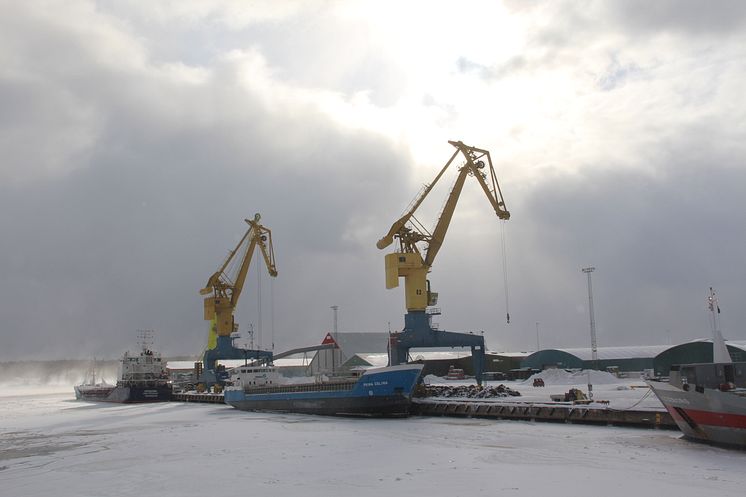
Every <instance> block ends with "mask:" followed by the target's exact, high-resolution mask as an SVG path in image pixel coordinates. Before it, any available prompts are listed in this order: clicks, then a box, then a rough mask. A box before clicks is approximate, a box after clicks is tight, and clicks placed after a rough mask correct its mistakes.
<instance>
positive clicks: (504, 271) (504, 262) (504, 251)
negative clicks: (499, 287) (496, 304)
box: [500, 220, 510, 324]
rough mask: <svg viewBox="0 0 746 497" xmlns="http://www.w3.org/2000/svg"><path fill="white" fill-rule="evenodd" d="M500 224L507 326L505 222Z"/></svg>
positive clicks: (508, 319) (508, 314) (507, 321)
mask: <svg viewBox="0 0 746 497" xmlns="http://www.w3.org/2000/svg"><path fill="white" fill-rule="evenodd" d="M500 224H501V226H500V244H501V246H502V256H503V257H502V262H503V286H504V290H505V320H506V323H507V324H510V301H509V297H508V254H507V250H506V248H505V221H504V220H503V221H502V222H501V223H500Z"/></svg>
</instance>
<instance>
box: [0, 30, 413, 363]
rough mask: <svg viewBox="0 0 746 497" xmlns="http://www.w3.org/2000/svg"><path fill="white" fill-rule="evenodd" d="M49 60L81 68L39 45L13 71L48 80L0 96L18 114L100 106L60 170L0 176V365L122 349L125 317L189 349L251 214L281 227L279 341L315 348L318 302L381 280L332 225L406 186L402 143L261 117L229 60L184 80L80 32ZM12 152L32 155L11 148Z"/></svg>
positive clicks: (347, 221)
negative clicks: (206, 289) (112, 57)
mask: <svg viewBox="0 0 746 497" xmlns="http://www.w3.org/2000/svg"><path fill="white" fill-rule="evenodd" d="M85 35H86V33H80V32H78V31H76V30H75V29H71V30H70V32H69V33H68V36H69V37H70V38H74V37H76V36H78V37H84V36H85ZM89 41H90V42H91V43H94V44H95V40H89ZM65 46H66V47H67V48H65ZM54 57H55V58H56V59H57V60H56V61H55V62H54V64H63V63H64V62H63V61H64V60H67V59H76V62H75V66H76V67H78V68H80V70H79V71H73V72H66V71H60V72H59V73H54V72H53V73H49V72H48V66H47V58H46V57H42V58H41V59H32V58H30V59H29V60H28V62H27V65H26V66H25V67H24V69H25V71H27V73H28V74H29V77H30V79H32V80H36V81H41V80H42V79H45V81H44V83H43V84H42V83H38V84H32V85H27V86H23V87H18V88H19V89H18V91H15V92H10V91H5V92H3V98H6V99H11V100H14V101H15V102H16V108H17V109H18V112H17V114H19V115H20V114H22V111H23V110H24V109H29V108H31V109H33V108H34V106H35V105H39V102H44V104H43V105H42V108H43V109H44V110H46V111H48V112H49V111H51V112H53V114H54V115H55V121H56V122H55V123H54V126H53V127H54V129H64V128H65V127H66V124H68V123H70V122H71V121H70V119H71V117H70V113H68V112H64V109H63V108H62V107H61V106H60V101H63V102H64V101H67V100H70V101H74V102H80V103H81V105H84V106H85V107H87V108H91V109H92V113H93V114H95V115H96V116H97V119H96V120H95V121H94V122H93V123H92V125H91V133H92V134H93V136H94V137H95V139H94V140H93V141H92V143H91V144H90V146H88V147H86V150H85V153H81V154H78V155H77V156H76V157H75V159H74V160H73V159H69V158H68V159H67V160H65V161H63V166H64V167H62V168H61V170H60V171H57V172H55V173H54V174H47V171H46V170H44V168H42V169H41V170H39V169H38V168H37V170H36V171H34V172H33V173H32V174H31V175H30V176H31V178H34V177H36V178H38V179H27V180H25V181H18V182H4V183H3V184H2V186H0V232H2V233H3V237H2V240H1V241H0V252H1V253H2V254H3V257H2V260H0V272H1V273H2V274H3V275H4V276H3V284H2V286H1V289H0V296H1V299H2V302H3V303H2V306H1V308H0V310H1V311H2V319H1V321H2V328H1V332H2V342H3V347H2V356H3V359H12V358H18V357H84V356H85V355H88V354H96V355H98V356H107V355H108V356H112V355H118V354H119V353H120V352H121V350H122V349H123V348H124V347H127V346H129V345H131V344H132V341H133V340H134V330H135V329H137V328H155V329H156V330H157V331H158V333H159V342H160V343H161V344H162V345H163V349H164V353H167V354H187V353H198V352H199V351H200V349H201V347H202V344H203V343H204V340H205V332H204V330H205V329H206V325H205V323H204V322H203V321H202V316H201V312H202V311H201V297H200V296H199V295H198V293H197V292H198V290H199V289H200V288H201V286H202V285H203V284H204V283H205V281H206V279H207V277H208V276H209V275H210V274H211V273H212V272H213V271H214V270H215V269H216V268H217V266H218V265H219V264H220V262H222V260H223V258H224V256H225V254H226V253H227V251H228V250H229V249H231V248H232V247H233V245H234V243H235V242H236V241H237V240H238V239H239V238H240V236H241V235H242V234H243V231H244V230H245V224H244V223H243V219H244V218H245V217H250V216H253V214H254V213H255V212H261V213H262V214H263V216H264V220H265V222H266V224H267V226H268V227H270V228H272V229H273V230H274V232H275V241H276V245H277V247H276V251H277V257H278V266H279V269H280V275H281V278H280V280H279V281H278V283H277V294H276V295H275V300H276V301H277V302H276V303H275V307H276V308H277V309H278V319H277V321H278V322H277V324H276V329H277V331H278V334H280V333H282V335H281V336H280V337H278V338H277V341H278V342H279V343H280V344H283V343H284V344H285V345H293V344H296V345H298V344H306V343H308V342H309V341H310V342H315V341H316V340H318V339H320V337H321V336H323V331H324V327H325V326H326V324H327V323H328V322H329V320H328V316H327V314H328V307H329V305H331V304H334V303H339V302H338V299H340V297H342V296H344V295H351V294H354V293H355V292H359V295H360V300H364V299H365V298H366V296H365V293H364V289H366V288H367V286H373V284H374V283H373V281H374V280H375V286H376V287H377V286H378V283H379V281H377V280H378V276H379V272H380V271H379V267H378V264H374V263H371V264H370V265H369V266H368V267H369V268H370V270H369V271H368V270H367V269H366V266H365V264H364V263H362V262H361V261H360V259H359V257H360V252H362V251H363V250H366V249H367V242H368V240H364V241H363V242H361V241H360V240H359V239H356V238H355V237H354V236H352V237H347V238H343V234H344V233H346V232H347V231H349V230H350V229H351V227H354V223H355V222H356V221H358V222H363V223H373V222H375V223H376V224H377V225H380V229H381V230H383V229H384V227H385V226H386V223H387V222H390V221H389V220H388V219H386V220H383V219H376V217H375V216H371V214H370V213H372V212H375V211H376V207H377V206H380V205H382V204H386V203H387V202H388V199H390V198H397V199H398V198H402V197H403V196H404V195H403V192H404V191H405V189H402V190H400V188H403V187H399V186H398V185H403V184H405V183H406V182H407V181H406V177H407V168H406V162H405V158H406V155H405V154H401V153H400V152H397V151H396V150H394V149H393V148H392V146H391V145H390V144H388V143H386V142H385V141H383V140H382V139H381V138H379V137H376V136H375V135H372V134H369V133H366V132H358V131H350V130H342V129H340V128H338V127H337V126H336V125H334V124H333V123H332V122H331V121H330V120H329V119H328V118H327V117H325V116H323V115H321V114H320V113H319V112H317V111H315V110H314V109H313V108H312V107H310V106H307V105H306V106H304V105H302V104H298V105H295V106H293V107H287V108H282V107H283V106H282V105H281V106H280V107H281V110H280V111H279V112H274V111H269V110H268V108H267V106H266V102H265V101H264V100H263V98H262V96H261V95H260V94H256V93H253V92H252V91H250V90H247V89H246V88H245V87H244V86H242V85H241V83H240V77H241V74H242V73H241V71H240V70H238V69H237V68H236V67H233V66H232V65H231V64H230V62H226V63H223V64H224V65H223V66H222V67H221V66H220V65H218V66H216V68H215V71H216V73H218V74H219V78H218V77H216V78H215V79H213V80H210V81H208V82H207V83H204V84H196V85H190V84H186V83H184V82H182V81H179V80H178V79H173V78H169V77H168V74H165V75H164V74H163V73H162V72H160V70H159V69H158V68H155V67H151V68H138V67H135V68H132V67H131V66H127V65H124V66H121V67H117V66H115V65H108V64H102V63H100V61H99V60H97V59H96V56H95V54H91V53H90V51H89V50H81V49H80V47H79V44H77V43H75V42H74V41H68V42H67V43H66V44H65V45H64V46H63V47H62V48H61V47H59V46H58V47H56V49H55V56H54ZM54 64H53V65H54ZM81 76H84V77H81ZM156 76H159V77H156ZM257 77H258V76H257ZM51 88H60V91H58V92H55V91H50V89H51ZM5 89H6V90H7V89H8V86H7V85H6V86H5ZM283 110H289V111H290V112H283ZM74 115H75V114H74V113H73V118H74ZM26 118H27V119H28V120H29V122H30V124H29V127H30V128H33V127H34V123H37V122H39V121H41V122H44V121H45V120H48V118H47V116H45V115H44V113H43V112H42V111H41V110H39V111H38V112H35V113H32V114H30V115H29V114H27V115H26ZM12 121H13V120H12V118H8V119H7V120H6V121H5V129H6V130H9V129H13V123H12ZM73 124H74V119H73ZM53 135H54V133H52V132H48V131H46V130H44V129H43V128H42V129H37V136H35V137H34V138H35V140H32V139H30V138H28V137H22V138H21V139H20V140H19V143H18V149H28V151H29V153H30V154H31V155H32V156H34V154H43V153H48V152H49V148H48V145H49V143H48V141H49V139H50V136H52V137H53ZM9 160H10V161H11V164H10V165H11V167H20V168H22V169H23V168H33V167H34V166H35V164H33V163H30V164H26V162H25V161H24V160H23V158H22V155H21V154H18V155H17V156H14V157H10V158H9ZM376 229H378V226H376ZM374 241H375V240H374V239H372V238H371V240H370V241H369V242H370V246H371V247H372V246H373V244H374ZM362 243H365V245H366V248H365V249H364V248H363V246H362V245H361V244H362ZM369 251H370V250H369ZM375 262H379V261H378V260H376V261H375ZM359 267H363V269H358V268H359ZM255 273H256V271H254V274H255ZM337 275H343V276H344V277H343V278H342V279H340V278H338V277H337ZM252 278H253V276H252ZM381 278H382V277H381ZM254 281H255V280H252V281H251V282H250V284H249V285H247V287H250V286H251V285H252V284H253V282H254ZM290 282H293V283H290ZM366 284H367V286H366ZM267 285H268V283H266V282H265V288H264V290H265V291H267ZM332 285H338V286H336V287H334V286H332ZM255 297H256V295H251V290H249V288H247V291H246V297H245V300H246V303H245V304H244V305H243V306H242V310H241V312H242V314H241V316H239V321H240V323H241V325H242V327H243V328H244V329H245V327H246V326H247V325H248V322H247V321H248V320H253V321H254V322H256V316H253V315H252V311H251V307H252V303H253V302H254V301H255ZM268 301H269V298H268V296H267V295H265V304H268ZM350 307H351V308H352V307H353V306H352V305H351V306H350ZM291 309H292V310H291ZM343 309H344V308H343ZM343 312H344V310H343ZM269 314H270V313H269V310H268V309H267V310H265V316H264V324H265V326H267V327H268V326H269V321H270V318H269ZM242 317H245V318H246V319H241V318H242ZM375 321H376V324H377V326H379V329H384V327H385V322H386V320H385V319H378V320H375ZM363 326H365V324H364V323H363ZM279 328H282V331H280V329H279ZM265 333H266V331H265ZM266 344H267V342H266V341H265V345H266Z"/></svg>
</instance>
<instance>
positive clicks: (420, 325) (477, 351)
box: [389, 311, 484, 385]
mask: <svg viewBox="0 0 746 497" xmlns="http://www.w3.org/2000/svg"><path fill="white" fill-rule="evenodd" d="M432 347H471V357H472V361H473V362H472V363H473V365H474V377H475V379H476V380H477V385H481V384H482V372H483V371H484V337H483V336H481V335H474V334H472V333H456V332H452V331H441V330H435V329H433V328H432V326H431V325H430V315H428V314H427V313H426V312H424V311H410V312H408V313H407V314H406V315H405V316H404V329H403V330H402V331H400V332H399V333H393V334H392V335H391V339H390V340H389V353H390V354H389V363H390V364H389V365H391V366H396V365H397V364H405V363H406V362H407V360H408V357H409V349H413V348H432Z"/></svg>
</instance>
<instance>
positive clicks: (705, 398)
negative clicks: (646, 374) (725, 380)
mask: <svg viewBox="0 0 746 497" xmlns="http://www.w3.org/2000/svg"><path fill="white" fill-rule="evenodd" d="M648 384H649V385H650V387H651V389H652V390H653V392H654V393H655V394H656V395H657V396H658V399H660V401H661V403H662V404H663V406H664V407H665V408H666V410H668V412H669V413H670V414H671V417H673V419H674V421H676V424H677V426H678V427H679V429H680V430H681V432H682V433H683V434H684V436H685V437H687V438H689V439H691V440H696V441H701V442H707V443H712V444H717V445H725V446H729V447H738V448H741V449H746V397H744V396H741V395H738V394H736V393H733V392H722V391H720V390H717V389H710V388H699V389H697V388H696V387H694V386H691V388H689V389H688V390H684V389H683V388H679V387H677V386H675V385H671V384H669V383H663V382H653V381H651V382H649V383H648Z"/></svg>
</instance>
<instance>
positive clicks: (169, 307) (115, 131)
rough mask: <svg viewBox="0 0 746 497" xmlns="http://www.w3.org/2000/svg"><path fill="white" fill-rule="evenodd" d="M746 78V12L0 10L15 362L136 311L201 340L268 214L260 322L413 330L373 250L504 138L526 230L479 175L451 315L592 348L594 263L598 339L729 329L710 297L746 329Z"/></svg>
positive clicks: (670, 6)
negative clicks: (209, 307) (209, 297)
mask: <svg viewBox="0 0 746 497" xmlns="http://www.w3.org/2000/svg"><path fill="white" fill-rule="evenodd" d="M744 80H746V4H745V3H743V2H740V1H722V2H716V3H704V2H698V1H694V0H683V1H678V2H674V1H667V0H660V1H658V2H655V3H653V4H650V3H649V2H643V1H638V0H631V1H618V2H614V1H611V2H600V1H598V2H597V1H577V2H562V1H551V2H549V1H547V2H539V1H537V2H516V1H505V2H491V1H490V2H478V1H474V2H459V4H458V8H454V4H452V3H448V2H416V1H413V2H407V3H401V2H396V3H394V2H373V1H345V2H341V1H340V2H335V1H310V2H309V1H304V2H293V1H287V2H269V1H268V2H249V1H241V2H238V1H236V2H233V1H224V2H221V1H214V2H200V1H178V2H177V1H173V2H169V1H164V2H158V3H147V2H136V1H132V2H127V1H122V2H93V1H83V0H69V1H65V2H55V1H48V2H42V1H29V2H13V1H6V0H0V109H2V112H0V153H1V154H2V161H1V162H0V234H1V235H0V275H2V277H1V278H0V360H13V359H60V358H86V357H90V356H92V355H96V356H97V357H108V358H113V357H117V356H119V355H120V354H121V353H122V352H123V351H124V350H126V349H127V348H134V346H135V342H136V330H138V329H154V330H156V344H157V346H158V348H159V349H160V350H161V352H162V353H164V354H165V355H169V356H174V355H196V354H199V353H201V350H202V348H203V347H204V344H205V342H206V330H207V323H206V322H204V321H203V320H202V297H201V296H200V295H199V289H200V288H202V286H203V285H204V284H205V282H206V281H207V279H208V278H209V276H210V275H211V274H212V273H213V272H214V271H215V270H216V269H217V268H218V266H219V265H220V264H221V263H222V261H223V260H224V258H225V257H226V255H227V253H228V251H229V250H230V249H232V248H233V246H234V245H235V244H236V243H237V241H238V240H239V239H240V237H241V236H242V235H243V233H244V231H245V230H246V227H247V226H246V224H245V223H244V221H243V220H244V219H245V218H250V217H253V216H254V214H255V213H257V212H258V213H261V215H262V222H263V223H264V225H265V226H266V227H268V228H270V229H271V230H272V233H273V239H274V248H275V253H276V258H277V269H278V272H279V275H278V277H277V278H276V279H274V280H272V279H270V278H269V276H268V275H267V272H266V268H263V267H262V266H261V265H257V264H253V263H252V267H251V269H250V274H249V276H248V279H247V285H246V288H245V290H244V292H243V294H242V296H241V300H240V302H239V306H238V308H237V310H236V321H237V322H238V323H239V329H240V330H241V331H242V332H243V336H244V338H243V340H247V338H246V337H247V333H246V332H247V331H248V330H249V328H250V327H253V329H254V330H255V343H261V347H262V348H271V347H273V346H274V350H275V351H276V352H280V351H283V350H286V349H288V348H290V347H296V346H305V345H310V344H316V343H320V342H321V340H322V338H323V336H324V334H325V333H326V332H327V331H330V330H331V329H332V326H333V311H332V310H331V306H333V305H336V306H339V311H338V312H339V314H338V323H339V330H340V331H351V332H354V331H361V332H362V331H379V332H380V331H387V330H389V329H391V330H394V331H396V330H399V329H401V327H402V326H403V314H404V312H405V309H404V295H403V287H400V288H399V289H395V290H386V289H385V286H384V255H385V253H386V252H387V250H384V251H381V250H378V249H377V248H376V246H375V243H376V241H377V240H378V239H379V238H380V237H381V236H383V235H384V234H385V233H386V232H387V231H388V229H389V227H390V226H391V224H392V223H393V222H394V221H395V220H396V219H397V218H398V217H399V216H400V215H401V214H402V212H403V211H404V209H405V208H406V207H407V205H408V204H409V202H410V201H411V200H412V199H413V198H414V196H415V195H416V194H417V192H418V191H419V190H420V189H421V188H422V186H423V184H425V183H427V182H430V181H432V179H433V178H434V177H435V175H436V174H437V172H438V171H439V170H440V168H441V167H442V166H443V165H444V164H445V163H446V161H447V160H448V159H449V158H450V156H451V154H452V153H453V150H454V149H453V148H452V147H451V146H450V145H449V144H448V140H461V141H463V142H464V143H466V144H468V145H472V146H476V147H479V148H482V149H487V150H489V151H490V154H491V157H492V161H493V163H494V164H495V167H496V170H497V175H498V179H499V181H500V185H501V188H502V192H503V195H504V198H505V202H506V206H507V208H508V210H510V212H511V219H510V220H509V221H507V222H505V223H502V222H501V221H499V220H498V219H497V218H496V217H495V214H494V212H493V211H491V209H490V206H489V203H488V202H487V200H486V199H485V198H484V195H483V193H481V191H480V189H479V187H478V186H477V184H476V182H475V181H473V180H471V181H469V182H468V184H467V185H466V187H465V188H464V192H463V194H462V196H461V199H460V203H459V205H458V207H457V209H456V213H455V215H454V219H453V222H452V224H451V227H450V229H449V232H448V234H447V236H446V240H445V243H444V245H443V249H442V250H441V251H440V253H439V255H438V259H437V260H436V261H435V263H434V265H433V268H432V272H431V274H430V281H431V283H432V286H433V289H434V290H435V291H437V292H438V293H439V294H440V302H439V307H440V308H441V310H442V313H443V314H442V315H441V316H439V317H438V318H437V321H438V323H439V326H440V328H441V329H447V330H449V331H473V332H483V333H484V336H485V340H486V342H487V346H488V348H489V349H492V350H500V351H526V350H535V349H536V347H537V340H538V342H539V346H540V347H541V348H555V347H583V346H589V345H590V331H589V330H590V326H589V312H588V288H587V279H586V275H585V274H583V273H582V272H581V268H583V267H587V266H593V267H595V268H596V270H595V272H593V274H592V285H593V302H594V310H595V320H596V332H597V340H598V344H599V346H601V347H603V346H624V345H656V344H667V343H679V342H682V341H686V340H691V339H695V338H698V337H707V336H709V335H710V328H709V322H708V318H709V315H708V313H707V309H706V303H705V298H706V296H707V292H708V288H709V287H710V286H713V287H714V288H715V291H716V292H717V294H718V297H719V302H720V307H721V310H722V314H721V315H720V326H721V328H722V330H723V334H724V335H725V338H726V339H741V340H743V339H746V329H744V325H743V323H746V306H744V305H743V302H744V301H746V265H744V263H743V254H744V253H746V229H744V228H746V195H745V194H746V167H744V166H745V164H744V157H746V140H744V136H745V133H746V93H745V92H744V91H743V81H744ZM450 173H451V175H450V176H447V178H445V179H444V180H442V182H443V183H444V185H442V188H436V189H435V190H434V191H433V193H432V194H431V196H430V197H432V198H429V199H428V202H427V203H426V204H423V206H422V213H421V215H419V216H418V218H419V219H420V220H421V221H423V223H424V224H425V225H426V226H433V225H434V223H435V221H436V220H437V214H438V211H439V208H440V207H441V205H442V202H443V201H444V199H445V197H446V195H447V193H448V192H447V188H448V187H449V185H450V183H451V182H452V181H453V179H454V178H455V170H454V171H450ZM503 244H504V245H505V251H504V252H503V250H502V246H503ZM503 258H504V259H505V261H506V263H505V267H504V268H503ZM257 260H258V258H257ZM505 279H507V286H506V285H505V284H504V280H505ZM506 302H507V311H509V313H510V316H511V320H510V324H507V323H506V320H505V314H506ZM537 331H538V333H537ZM260 334H261V337H259V335H260Z"/></svg>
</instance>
